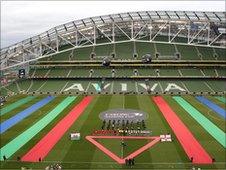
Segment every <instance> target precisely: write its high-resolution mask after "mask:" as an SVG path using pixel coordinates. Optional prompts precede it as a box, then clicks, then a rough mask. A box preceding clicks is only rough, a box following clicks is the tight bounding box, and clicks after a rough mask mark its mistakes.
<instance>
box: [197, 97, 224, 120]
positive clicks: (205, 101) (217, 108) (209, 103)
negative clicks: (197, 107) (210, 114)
mask: <svg viewBox="0 0 226 170" xmlns="http://www.w3.org/2000/svg"><path fill="white" fill-rule="evenodd" d="M196 99H197V100H198V101H200V102H201V103H203V104H204V105H206V106H207V107H209V108H210V109H211V110H213V111H214V112H216V113H218V114H219V115H220V116H222V117H224V118H225V119H226V114H225V110H224V109H222V108H221V107H220V106H218V105H216V104H215V103H213V102H212V101H210V100H208V99H207V98H205V97H203V96H196Z"/></svg>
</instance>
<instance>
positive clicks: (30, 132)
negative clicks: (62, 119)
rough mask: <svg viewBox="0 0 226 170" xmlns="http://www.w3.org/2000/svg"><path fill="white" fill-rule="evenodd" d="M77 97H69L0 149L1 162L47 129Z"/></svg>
mask: <svg viewBox="0 0 226 170" xmlns="http://www.w3.org/2000/svg"><path fill="white" fill-rule="evenodd" d="M75 99H76V97H67V98H66V99H64V100H63V101H62V102H61V103H60V104H59V105H57V106H56V107H55V108H54V109H53V110H52V111H50V112H49V113H48V114H47V115H46V116H45V117H43V118H42V119H41V120H39V121H38V122H36V123H35V124H34V125H32V126H31V127H30V128H28V129H27V130H26V131H24V132H23V133H22V134H20V135H19V136H17V137H16V138H14V139H13V140H12V141H10V142H9V143H8V144H6V145H5V146H3V147H2V148H1V149H0V156H1V157H0V160H3V156H4V155H5V156H6V157H7V158H9V157H10V156H12V155H13V154H14V153H15V152H16V151H17V150H19V149H20V148H21V147H22V146H23V145H25V144H26V143H27V142H28V141H29V140H30V139H32V138H33V137H34V136H35V135H36V134H38V133H39V132H40V131H41V130H42V129H43V128H44V127H46V126H47V125H48V124H49V123H50V122H51V121H52V120H53V119H55V118H56V117H57V116H58V115H59V114H60V113H61V112H62V111H63V110H64V109H65V108H66V107H67V106H68V105H70V103H72V102H73V101H74V100H75Z"/></svg>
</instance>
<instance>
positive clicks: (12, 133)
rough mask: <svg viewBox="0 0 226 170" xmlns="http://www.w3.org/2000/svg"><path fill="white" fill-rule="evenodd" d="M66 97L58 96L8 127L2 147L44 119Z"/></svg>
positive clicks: (2, 137) (3, 135)
mask: <svg viewBox="0 0 226 170" xmlns="http://www.w3.org/2000/svg"><path fill="white" fill-rule="evenodd" d="M38 98H39V99H41V98H40V97H38ZM38 98H36V99H34V100H36V101H38V100H37V99H38ZM65 98H66V97H65V96H58V97H56V98H55V99H54V100H52V101H51V102H50V103H48V104H47V105H45V106H44V107H42V108H40V109H39V110H37V111H36V112H35V113H34V114H32V115H30V116H29V117H27V118H25V119H24V120H22V121H21V122H19V123H17V124H16V125H15V126H14V127H13V128H10V129H8V131H7V133H3V134H1V142H0V148H1V147H2V146H4V145H6V144H7V143H8V142H10V141H11V140H12V139H14V138H15V137H16V136H18V135H20V134H21V133H23V132H24V131H25V130H27V129H28V128H29V127H31V126H32V125H33V124H35V123H36V122H38V121H39V120H40V119H42V118H43V117H44V116H45V115H47V114H48V113H49V112H50V111H51V110H53V109H54V108H55V107H56V106H57V105H58V104H59V103H60V102H61V101H63V99H65ZM76 101H77V99H76ZM54 121H55V120H54ZM54 121H53V122H54ZM48 126H49V125H48ZM37 136H39V135H36V136H35V137H37ZM33 139H34V138H33ZM33 139H32V141H33ZM32 145H33V144H32ZM25 148H26V147H25ZM25 150H26V149H25Z"/></svg>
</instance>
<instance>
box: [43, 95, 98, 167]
mask: <svg viewBox="0 0 226 170" xmlns="http://www.w3.org/2000/svg"><path fill="white" fill-rule="evenodd" d="M79 97H80V99H82V98H83V96H79ZM98 98H99V97H98V96H97V97H95V98H94V99H93V101H92V102H91V103H90V105H89V106H88V107H87V108H86V110H85V111H84V113H83V114H82V115H81V116H80V117H79V118H78V119H77V120H76V123H74V124H73V125H72V126H71V127H70V128H69V129H68V131H67V132H66V133H65V134H64V135H63V136H62V138H61V139H60V141H59V142H58V143H57V144H56V145H55V146H54V149H52V150H51V152H49V154H48V155H47V156H46V158H45V160H46V161H60V162H64V161H65V162H67V161H71V160H68V159H64V158H65V157H66V155H67V153H70V154H71V155H72V157H73V156H74V155H77V154H78V153H77V151H78V149H76V150H71V148H70V147H71V145H73V144H74V145H75V146H74V148H73V149H75V148H81V146H80V144H84V142H86V140H85V138H84V136H85V134H83V133H81V136H82V137H81V140H79V141H77V142H76V143H75V142H73V141H71V140H70V139H69V138H68V133H70V132H81V129H82V128H83V127H84V124H85V122H86V121H87V119H88V117H89V116H91V115H92V113H93V110H94V108H93V107H94V105H95V103H96V102H97V101H98ZM80 101H81V100H78V98H77V99H76V101H75V102H74V103H73V106H72V107H71V109H72V108H73V107H74V106H75V105H77V104H79V103H80ZM65 115H66V114H65ZM62 118H63V117H62ZM90 119H92V116H91V117H90ZM78 145H79V146H78ZM85 148H87V147H85ZM88 149H90V148H88ZM84 150H85V149H84ZM74 152H75V153H74ZM82 153H83V152H82V150H81V153H80V154H82ZM56 155H57V158H56ZM72 157H69V158H70V159H71V158H72ZM83 159H84V158H83ZM63 167H64V168H65V166H64V165H63ZM66 167H67V168H70V167H68V166H66Z"/></svg>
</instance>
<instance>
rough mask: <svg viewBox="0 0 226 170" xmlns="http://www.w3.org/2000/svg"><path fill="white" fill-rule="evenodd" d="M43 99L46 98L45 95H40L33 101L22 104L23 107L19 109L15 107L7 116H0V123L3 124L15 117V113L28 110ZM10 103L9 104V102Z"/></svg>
mask: <svg viewBox="0 0 226 170" xmlns="http://www.w3.org/2000/svg"><path fill="white" fill-rule="evenodd" d="M45 97H47V96H46V95H40V96H36V97H35V98H34V99H33V100H31V101H29V102H27V103H24V104H23V105H21V106H20V107H17V108H15V109H13V110H11V111H10V112H8V113H7V114H4V115H1V116H0V118H1V119H0V122H1V123H2V122H4V121H5V120H7V119H9V118H11V117H13V116H15V115H16V114H17V113H19V112H22V111H23V110H25V109H27V108H29V107H30V106H31V105H33V104H35V103H37V102H38V101H40V100H42V99H44V98H45ZM9 103H10V102H9Z"/></svg>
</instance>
